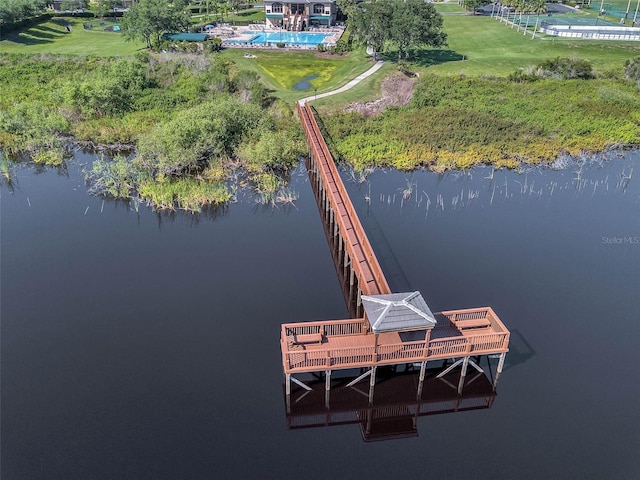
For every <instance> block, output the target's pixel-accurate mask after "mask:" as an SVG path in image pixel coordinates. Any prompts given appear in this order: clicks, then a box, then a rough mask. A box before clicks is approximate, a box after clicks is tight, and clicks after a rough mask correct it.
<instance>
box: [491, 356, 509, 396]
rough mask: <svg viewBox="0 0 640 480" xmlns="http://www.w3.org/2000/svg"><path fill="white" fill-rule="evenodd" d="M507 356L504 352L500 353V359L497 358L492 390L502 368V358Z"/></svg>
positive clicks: (496, 384)
mask: <svg viewBox="0 0 640 480" xmlns="http://www.w3.org/2000/svg"><path fill="white" fill-rule="evenodd" d="M506 356H507V354H506V352H505V353H501V354H500V360H498V369H497V370H496V378H494V379H493V390H495V389H496V387H497V386H498V377H500V374H501V373H502V368H503V367H504V358H505V357H506Z"/></svg>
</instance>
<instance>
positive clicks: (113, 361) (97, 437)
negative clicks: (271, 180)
mask: <svg viewBox="0 0 640 480" xmlns="http://www.w3.org/2000/svg"><path fill="white" fill-rule="evenodd" d="M610 157H611V159H610V161H602V162H592V163H586V164H584V165H582V166H581V165H579V164H571V165H569V166H568V167H567V168H566V169H564V170H558V171H555V170H549V169H547V170H541V169H534V170H531V171H528V172H526V173H521V174H518V173H515V172H507V171H496V172H493V173H492V170H491V169H490V168H480V169H475V170H472V171H470V172H468V173H448V174H446V175H444V176H439V175H436V174H433V173H429V172H423V171H421V172H415V173H413V174H408V173H400V172H395V171H376V172H374V173H373V174H371V175H370V176H369V177H368V182H364V183H357V182H354V181H349V180H348V183H347V187H348V189H349V191H350V192H351V193H352V196H353V200H354V203H355V204H356V207H357V209H358V210H359V211H360V212H361V213H362V217H361V220H362V222H363V224H364V226H365V229H366V230H367V232H368V233H369V236H370V239H371V241H372V243H373V246H374V249H375V250H376V251H377V252H378V254H379V258H380V261H381V264H382V266H383V269H384V270H385V272H386V273H387V275H388V279H389V282H390V284H391V287H392V289H393V290H395V291H407V290H414V289H416V290H420V291H421V292H422V294H423V296H424V297H425V299H426V300H427V302H428V303H429V305H430V307H431V309H432V310H434V311H439V310H443V309H452V308H466V307H476V306H484V305H490V306H492V307H493V308H494V309H495V310H496V312H497V313H498V315H500V317H501V318H502V320H503V321H504V323H505V324H506V325H507V327H508V328H509V329H510V330H511V332H512V343H511V352H510V353H509V354H508V356H507V361H506V365H505V371H504V372H503V375H502V376H501V378H500V383H499V385H498V392H497V396H496V398H495V400H494V402H493V404H492V406H491V408H487V409H480V410H474V411H466V412H458V413H451V414H443V415H433V416H426V417H421V418H419V419H418V425H417V429H418V433H419V434H418V436H417V437H414V438H407V439H402V440H393V441H386V442H372V443H365V442H363V440H362V436H361V432H360V429H359V428H358V426H357V425H341V426H331V427H325V428H309V429H301V430H288V429H287V419H286V411H285V406H284V400H283V393H282V365H281V358H280V347H279V332H280V324H281V323H285V322H297V321H303V320H317V319H333V318H336V319H337V318H346V317H347V315H348V314H347V310H346V307H345V303H344V299H343V298H342V294H341V291H340V286H339V283H338V280H337V277H336V273H335V269H334V267H333V264H332V261H331V256H330V253H329V249H328V245H327V242H326V239H325V236H324V232H323V229H322V225H321V223H320V217H319V214H318V211H317V207H316V205H315V203H314V199H313V195H312V192H311V188H310V186H309V183H308V180H307V177H306V172H305V171H304V169H303V168H299V169H298V170H297V171H296V172H295V173H294V175H293V181H292V187H293V188H294V189H295V190H296V191H297V192H298V194H299V199H298V201H297V202H296V205H295V207H292V206H286V207H285V206H280V207H278V208H271V207H267V208H265V207H262V206H259V205H256V204H255V202H254V201H253V200H252V199H251V198H250V196H248V195H242V196H241V197H240V198H239V201H238V202H237V203H234V204H231V205H229V206H228V207H227V208H225V209H223V210H219V211H217V212H214V213H211V214H209V215H201V216H194V215H191V214H186V213H176V214H174V215H164V214H162V215H159V214H156V213H154V212H153V211H151V210H150V209H148V208H147V207H145V206H143V205H141V206H140V207H139V208H138V209H137V211H136V209H135V208H132V207H131V206H129V205H127V204H125V203H122V202H120V203H117V202H111V201H103V200H102V199H101V198H96V197H91V196H89V195H87V193H86V187H85V185H84V181H83V180H82V177H81V175H80V174H79V167H78V166H77V165H72V166H71V167H69V169H68V171H67V172H65V173H62V174H61V173H59V172H56V171H55V170H51V169H45V170H37V169H35V168H33V167H29V166H18V167H15V168H14V169H13V176H14V181H13V185H12V186H11V187H10V186H8V185H7V184H6V182H5V183H3V184H2V187H1V189H0V194H1V212H0V213H1V215H2V217H1V224H0V226H1V241H2V243H1V245H2V251H1V282H2V283H1V293H2V297H1V301H2V303H1V312H0V313H1V315H2V316H1V320H2V323H1V355H2V357H1V360H2V370H1V387H2V391H1V392H2V397H1V401H2V403H1V407H2V412H1V420H2V425H1V427H2V428H1V435H2V437H1V441H2V442H1V448H2V452H1V453H2V456H1V471H0V476H1V477H2V479H3V480H18V479H20V480H21V479H27V480H39V479H46V480H58V479H60V480H76V479H78V480H80V479H82V480H84V479H100V480H102V479H105V480H106V479H136V480H138V479H150V480H151V479H153V480H157V479H170V480H175V479H213V478H215V479H227V478H229V479H235V478H238V479H264V478H278V479H289V478H291V479H293V478H301V477H302V478H309V479H325V480H326V479H328V478H334V479H363V478H367V479H377V478H385V479H387V478H430V479H541V478H548V479H567V478H580V479H602V478H615V479H627V478H628V479H636V478H640V457H639V456H638V451H640V427H639V425H640V413H639V410H638V400H639V399H640V387H639V384H638V369H637V367H638V364H639V363H640V353H639V348H638V347H639V346H640V326H639V325H640V181H639V180H638V178H637V177H638V174H640V154H638V152H631V153H629V152H627V153H626V154H625V156H623V157H621V156H617V155H616V154H612V155H610ZM77 160H78V161H80V162H82V161H88V159H87V157H83V156H79V157H78V159H77ZM629 176H631V180H626V178H627V177H629ZM348 177H349V176H348V175H346V174H345V179H348ZM405 197H406V198H405Z"/></svg>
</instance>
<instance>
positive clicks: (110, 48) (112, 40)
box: [0, 17, 144, 57]
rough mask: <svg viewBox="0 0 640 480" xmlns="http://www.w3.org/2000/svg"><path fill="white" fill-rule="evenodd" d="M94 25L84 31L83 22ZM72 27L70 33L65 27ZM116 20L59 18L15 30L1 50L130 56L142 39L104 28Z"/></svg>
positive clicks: (4, 39) (3, 37) (7, 37)
mask: <svg viewBox="0 0 640 480" xmlns="http://www.w3.org/2000/svg"><path fill="white" fill-rule="evenodd" d="M85 23H87V24H91V25H92V26H93V27H92V28H91V29H90V30H85V29H84V27H83V24H85ZM66 25H69V26H70V27H71V32H68V31H67V30H66V28H65V26H66ZM113 25H116V24H115V23H114V22H113V20H106V19H105V20H102V19H96V18H91V19H89V18H70V17H64V18H62V17H58V18H52V19H51V20H49V21H47V22H44V23H41V24H39V25H36V26H34V27H31V28H29V29H27V30H24V31H22V32H13V33H10V34H8V35H7V36H6V37H5V36H4V35H3V36H2V41H0V53H23V54H41V53H45V54H47V53H49V54H67V55H96V56H101V57H111V56H116V57H127V56H131V55H133V54H135V53H136V52H137V51H139V50H141V49H143V48H144V44H143V43H142V42H126V41H125V40H124V38H123V37H122V34H121V33H119V32H109V31H105V30H104V29H105V28H106V27H109V26H113Z"/></svg>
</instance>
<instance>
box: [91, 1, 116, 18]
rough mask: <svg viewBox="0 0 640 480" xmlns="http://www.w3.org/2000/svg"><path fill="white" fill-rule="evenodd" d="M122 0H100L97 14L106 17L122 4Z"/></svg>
mask: <svg viewBox="0 0 640 480" xmlns="http://www.w3.org/2000/svg"><path fill="white" fill-rule="evenodd" d="M120 4H121V3H120V0H98V1H97V5H96V14H97V15H98V16H99V17H106V16H107V15H108V14H110V13H112V12H113V9H114V8H116V7H118V6H120Z"/></svg>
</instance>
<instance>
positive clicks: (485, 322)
mask: <svg viewBox="0 0 640 480" xmlns="http://www.w3.org/2000/svg"><path fill="white" fill-rule="evenodd" d="M454 323H455V325H456V327H458V328H459V329H460V330H466V329H468V328H483V327H489V326H491V321H490V320H489V319H488V318H475V319H469V320H454Z"/></svg>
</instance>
